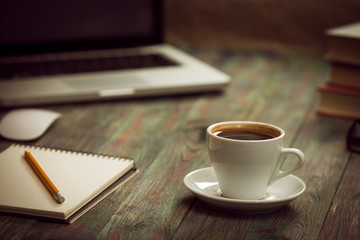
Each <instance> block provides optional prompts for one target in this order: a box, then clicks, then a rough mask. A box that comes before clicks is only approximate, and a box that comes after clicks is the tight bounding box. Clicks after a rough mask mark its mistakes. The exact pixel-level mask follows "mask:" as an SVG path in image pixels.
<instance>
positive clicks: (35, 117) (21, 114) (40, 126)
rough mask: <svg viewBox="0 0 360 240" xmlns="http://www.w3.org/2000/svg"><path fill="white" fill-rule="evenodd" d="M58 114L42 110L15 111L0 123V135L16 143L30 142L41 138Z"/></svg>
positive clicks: (9, 113)
mask: <svg viewBox="0 0 360 240" xmlns="http://www.w3.org/2000/svg"><path fill="white" fill-rule="evenodd" d="M60 115H61V114H60V113H57V112H53V111H50V110H44V109H30V108H27V109H16V110H12V111H10V112H8V113H7V114H6V115H5V116H4V117H3V118H2V120H1V122H0V135H1V136H3V137H4V138H7V139H10V140H16V141H30V140H34V139H37V138H39V137H40V136H42V135H43V134H44V133H45V131H46V130H47V129H48V128H49V127H50V125H51V124H52V123H53V122H54V121H55V120H56V119H58V118H59V117H60Z"/></svg>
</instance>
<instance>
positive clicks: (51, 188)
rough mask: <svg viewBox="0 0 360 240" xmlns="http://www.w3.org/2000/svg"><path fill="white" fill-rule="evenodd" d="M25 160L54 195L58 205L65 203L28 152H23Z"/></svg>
mask: <svg viewBox="0 0 360 240" xmlns="http://www.w3.org/2000/svg"><path fill="white" fill-rule="evenodd" d="M25 159H26V161H27V162H28V163H29V164H30V166H31V167H32V169H33V170H34V171H35V172H36V174H37V175H38V176H39V177H40V179H41V181H42V182H43V183H44V184H45V186H46V188H47V189H48V190H49V191H50V192H51V193H52V194H53V195H54V198H55V200H56V201H57V202H59V203H63V202H64V201H65V198H64V197H63V196H61V194H60V192H59V190H58V189H57V188H56V187H55V185H54V184H53V183H52V182H51V180H50V178H49V177H48V176H47V175H46V173H45V172H44V170H43V169H42V168H41V167H40V165H39V164H38V163H37V161H36V160H35V158H34V157H33V156H32V155H31V153H30V152H28V151H25Z"/></svg>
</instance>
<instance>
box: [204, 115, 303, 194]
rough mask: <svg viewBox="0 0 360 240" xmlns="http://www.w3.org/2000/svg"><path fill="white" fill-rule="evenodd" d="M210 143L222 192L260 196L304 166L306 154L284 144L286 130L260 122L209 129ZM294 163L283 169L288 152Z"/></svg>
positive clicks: (210, 152) (234, 123)
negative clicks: (269, 187)
mask: <svg viewBox="0 0 360 240" xmlns="http://www.w3.org/2000/svg"><path fill="white" fill-rule="evenodd" d="M206 136H207V137H206V139H207V146H208V153H209V157H210V161H211V163H212V166H213V168H214V171H215V174H216V177H217V179H218V182H219V187H220V191H221V194H222V196H224V197H228V198H236V199H246V200H258V199H262V198H264V197H265V195H266V191H267V188H268V186H269V185H271V184H272V183H273V182H274V181H276V180H278V179H280V178H282V177H285V176H287V175H289V174H291V173H293V172H294V171H296V170H298V169H299V168H301V166H302V165H303V164H304V154H303V153H302V152H301V151H300V150H298V149H295V148H284V147H283V140H284V136H285V132H284V130H282V129H281V128H279V127H277V126H274V125H271V124H267V123H260V122H250V121H230V122H220V123H216V124H213V125H211V126H210V127H208V129H207V135H206ZM289 154H292V155H294V156H295V158H292V159H291V161H293V164H292V166H291V167H289V168H288V169H286V170H282V166H283V164H284V162H285V159H286V156H287V155H289Z"/></svg>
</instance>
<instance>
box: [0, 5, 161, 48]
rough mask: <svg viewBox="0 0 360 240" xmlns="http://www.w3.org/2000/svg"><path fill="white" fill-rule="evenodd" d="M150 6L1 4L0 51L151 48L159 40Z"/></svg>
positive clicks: (156, 11) (156, 20) (157, 12)
mask: <svg viewBox="0 0 360 240" xmlns="http://www.w3.org/2000/svg"><path fill="white" fill-rule="evenodd" d="M153 1H154V0H129V1H119V0H76V1H73V0H62V1H53V0H35V1H28V0H2V1H1V3H0V32H1V35H2V36H1V38H0V51H1V53H7V54H11V53H21V51H25V52H32V51H34V52H35V51H36V52H39V50H42V51H55V50H67V49H69V50H73V49H74V48H77V47H80V48H83V49H86V48H94V46H97V47H99V48H100V47H103V46H104V45H106V46H108V47H120V46H134V45H140V44H144V43H148V44H153V43H156V42H159V41H160V40H161V32H160V28H161V26H160V24H159V23H160V19H159V18H160V17H161V15H160V4H159V1H156V2H157V3H158V4H154V2H153ZM85 41H86V44H84V42H85Z"/></svg>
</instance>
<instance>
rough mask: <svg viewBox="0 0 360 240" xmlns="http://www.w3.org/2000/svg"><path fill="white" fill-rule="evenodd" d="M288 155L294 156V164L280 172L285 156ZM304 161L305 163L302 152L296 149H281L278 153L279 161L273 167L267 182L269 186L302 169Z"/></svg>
mask: <svg viewBox="0 0 360 240" xmlns="http://www.w3.org/2000/svg"><path fill="white" fill-rule="evenodd" d="M289 154H295V156H296V160H295V161H296V163H295V164H294V165H293V166H292V167H291V168H289V169H286V170H285V171H282V170H281V167H282V165H283V164H284V162H285V159H286V156H287V155H289ZM304 161H305V155H304V153H303V152H302V151H300V150H299V149H296V148H283V149H282V150H281V151H280V156H279V161H278V163H277V166H276V167H275V170H274V172H273V175H272V176H271V178H270V180H269V184H268V185H271V184H273V183H274V182H275V181H276V180H278V179H280V178H282V177H285V176H286V175H289V174H290V173H293V172H295V171H296V170H298V169H299V168H301V167H302V165H304Z"/></svg>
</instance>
